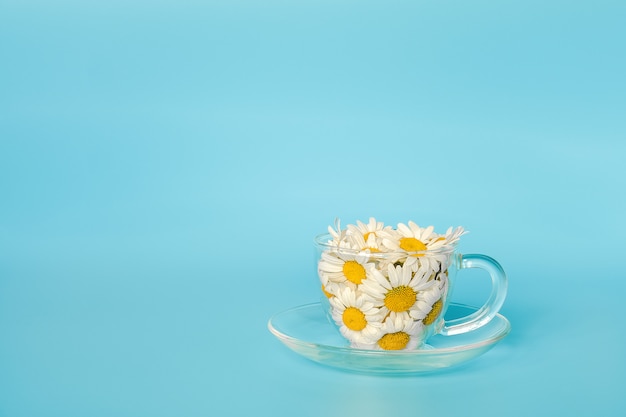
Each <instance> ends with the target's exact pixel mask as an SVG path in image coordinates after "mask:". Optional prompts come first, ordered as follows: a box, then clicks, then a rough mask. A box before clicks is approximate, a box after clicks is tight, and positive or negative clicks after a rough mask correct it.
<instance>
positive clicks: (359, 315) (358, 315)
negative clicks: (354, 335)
mask: <svg viewBox="0 0 626 417" xmlns="http://www.w3.org/2000/svg"><path fill="white" fill-rule="evenodd" d="M341 319H342V320H343V324H345V325H346V327H347V328H348V329H350V330H354V331H356V332H360V331H361V330H363V329H365V326H367V320H365V314H364V313H363V312H362V311H361V310H359V309H358V308H356V307H348V308H346V309H345V310H344V311H343V315H342V316H341Z"/></svg>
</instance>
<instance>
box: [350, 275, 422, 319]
mask: <svg viewBox="0 0 626 417" xmlns="http://www.w3.org/2000/svg"><path fill="white" fill-rule="evenodd" d="M430 276H431V271H430V270H428V269H426V268H422V269H419V270H418V271H417V272H415V273H413V271H412V269H411V268H410V267H407V266H401V265H398V266H394V265H388V267H387V277H385V276H384V275H383V274H382V273H380V272H379V271H378V270H372V271H371V275H370V279H368V280H367V281H366V282H364V283H363V285H362V286H361V290H362V291H363V293H364V294H365V295H366V297H367V299H368V300H369V301H371V302H372V303H373V304H374V305H375V306H376V307H380V309H381V310H382V311H384V312H385V314H389V313H396V314H397V315H399V316H402V317H404V318H405V319H407V320H409V319H421V318H422V317H419V313H420V311H419V307H418V305H417V300H418V294H419V293H420V292H422V291H425V290H427V289H428V288H430V287H432V286H433V285H434V284H435V281H434V280H429V278H430Z"/></svg>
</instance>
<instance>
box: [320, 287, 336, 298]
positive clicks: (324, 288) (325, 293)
mask: <svg viewBox="0 0 626 417" xmlns="http://www.w3.org/2000/svg"><path fill="white" fill-rule="evenodd" d="M322 292H323V293H324V295H325V296H326V297H327V298H332V297H334V295H332V294H331V293H329V292H328V291H326V287H324V285H322Z"/></svg>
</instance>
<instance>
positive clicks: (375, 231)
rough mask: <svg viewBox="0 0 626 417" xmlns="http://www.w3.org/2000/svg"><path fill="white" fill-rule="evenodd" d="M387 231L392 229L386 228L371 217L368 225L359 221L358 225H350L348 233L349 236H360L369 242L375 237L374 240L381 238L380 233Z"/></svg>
mask: <svg viewBox="0 0 626 417" xmlns="http://www.w3.org/2000/svg"><path fill="white" fill-rule="evenodd" d="M386 229H391V226H385V224H384V223H383V222H378V221H376V219H375V218H374V217H370V219H369V222H367V224H365V223H363V222H361V221H359V220H357V222H356V225H354V224H349V225H348V226H347V231H346V233H347V235H348V236H355V235H360V236H362V237H363V240H364V241H366V242H367V241H369V239H370V238H371V237H374V240H376V239H377V238H380V232H382V231H383V230H386Z"/></svg>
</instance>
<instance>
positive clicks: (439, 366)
mask: <svg viewBox="0 0 626 417" xmlns="http://www.w3.org/2000/svg"><path fill="white" fill-rule="evenodd" d="M477 310H478V309H477V308H476V307H470V306H467V305H463V304H454V303H452V304H450V306H449V307H448V311H447V312H446V316H445V317H446V319H447V320H451V319H454V318H459V317H463V316H466V315H468V314H471V313H473V312H475V311H477ZM267 326H268V328H269V330H270V332H272V334H274V335H275V336H276V337H277V338H278V339H279V340H280V341H281V342H282V343H284V344H285V345H286V346H287V347H288V348H290V349H291V350H293V351H294V352H296V353H298V354H300V355H302V356H304V357H306V358H308V359H310V360H312V361H315V362H319V363H321V364H323V365H327V366H332V367H335V368H341V369H344V370H348V371H354V372H364V373H369V374H417V373H426V372H434V371H438V370H443V369H446V368H450V367H453V366H456V365H460V364H462V363H465V362H467V361H469V360H471V359H474V358H476V357H478V356H480V355H482V354H483V353H485V352H487V351H488V350H489V349H491V348H492V347H494V346H495V344H496V343H498V342H499V341H500V340H502V339H503V338H504V337H505V336H506V335H507V334H508V333H509V331H510V330H511V325H510V323H509V321H508V320H507V319H506V318H505V317H504V316H502V315H501V314H497V315H496V316H495V317H494V318H493V319H492V320H491V321H490V322H489V323H487V324H486V325H484V326H482V327H480V328H478V329H476V330H473V331H471V332H467V333H463V334H459V335H454V336H441V335H436V336H433V337H431V338H430V340H429V341H428V342H429V343H428V345H427V346H425V347H424V349H420V350H413V351H397V352H389V351H378V350H365V349H355V348H351V347H350V346H349V344H348V342H347V341H346V340H345V339H343V338H342V337H341V334H340V333H339V331H337V330H336V329H335V327H334V326H333V325H332V324H331V323H330V322H329V321H328V319H327V318H326V315H325V314H324V312H323V310H322V307H321V305H320V303H313V304H306V305H302V306H299V307H295V308H291V309H289V310H285V311H283V312H280V313H277V314H276V315H274V316H273V317H272V318H270V320H269V322H268V324H267Z"/></svg>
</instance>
